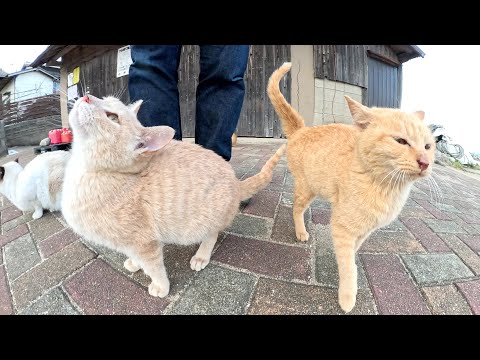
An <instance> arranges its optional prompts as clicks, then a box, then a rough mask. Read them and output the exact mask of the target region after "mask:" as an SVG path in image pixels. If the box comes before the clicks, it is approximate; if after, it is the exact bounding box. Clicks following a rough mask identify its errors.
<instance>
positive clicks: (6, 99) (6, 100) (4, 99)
mask: <svg viewBox="0 0 480 360" xmlns="http://www.w3.org/2000/svg"><path fill="white" fill-rule="evenodd" d="M10 97H11V92H10V91H8V92H6V93H4V94H3V95H2V102H3V103H4V104H5V105H6V104H10Z"/></svg>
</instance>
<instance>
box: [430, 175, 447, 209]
mask: <svg viewBox="0 0 480 360" xmlns="http://www.w3.org/2000/svg"><path fill="white" fill-rule="evenodd" d="M429 179H430V181H431V183H432V185H433V186H434V188H435V191H436V192H437V197H438V201H439V203H440V205H442V206H444V205H445V198H444V196H443V192H442V189H441V188H440V186H439V185H438V183H437V181H436V180H435V178H433V176H432V177H429Z"/></svg>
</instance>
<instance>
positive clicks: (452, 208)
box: [430, 201, 462, 216]
mask: <svg viewBox="0 0 480 360" xmlns="http://www.w3.org/2000/svg"><path fill="white" fill-rule="evenodd" d="M430 203H431V202H430ZM432 205H433V204H432ZM433 206H435V207H436V208H437V209H438V210H439V211H448V212H453V213H456V214H461V213H462V212H461V211H460V210H458V209H457V208H456V207H455V206H453V205H450V204H445V203H443V201H442V202H439V203H437V204H435V205H433ZM448 215H449V216H450V215H451V214H448Z"/></svg>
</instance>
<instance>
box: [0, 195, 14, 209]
mask: <svg viewBox="0 0 480 360" xmlns="http://www.w3.org/2000/svg"><path fill="white" fill-rule="evenodd" d="M1 199H2V202H1V205H2V206H1V207H0V211H2V210H4V209H6V208H8V207H10V206H12V205H13V204H12V203H11V202H10V200H8V199H7V198H6V197H5V196H1Z"/></svg>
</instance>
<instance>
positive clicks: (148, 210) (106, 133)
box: [62, 95, 285, 297]
mask: <svg viewBox="0 0 480 360" xmlns="http://www.w3.org/2000/svg"><path fill="white" fill-rule="evenodd" d="M140 104H141V102H137V103H134V104H131V105H129V106H126V105H124V104H122V103H121V102H120V101H119V100H118V99H116V98H113V97H107V98H104V99H98V98H95V97H93V96H91V95H88V97H85V98H82V99H79V100H78V101H77V102H76V103H75V105H74V107H73V109H72V111H71V112H70V118H69V122H70V124H71V126H72V129H73V132H74V139H75V140H74V143H73V147H72V158H71V161H70V162H69V164H68V166H67V168H66V171H65V180H64V188H63V191H64V194H65V196H64V197H63V201H62V206H63V207H62V212H63V215H64V218H65V220H66V221H67V223H68V224H69V225H70V226H71V227H72V229H73V230H74V231H75V232H77V233H78V234H80V235H82V236H83V237H85V239H87V240H89V241H93V242H96V243H99V244H101V245H105V246H107V247H110V248H113V249H116V250H118V251H121V252H123V253H125V254H127V255H128V257H129V259H127V260H126V261H125V264H124V266H125V268H126V269H128V270H129V271H137V270H139V269H143V270H144V272H145V273H146V274H147V275H148V276H150V277H151V279H152V283H151V284H150V286H149V289H148V291H149V293H150V294H151V295H153V296H159V297H164V296H166V295H167V294H168V292H169V286H170V283H169V280H168V277H167V273H166V270H165V266H164V264H163V250H162V249H163V246H164V244H167V243H172V244H179V245H189V244H194V243H200V247H199V249H198V251H197V253H196V254H195V256H193V257H192V259H191V261H190V266H191V268H192V269H193V270H196V271H199V270H201V269H203V268H205V266H206V265H207V264H208V263H209V261H210V255H211V252H212V250H213V247H214V245H215V242H216V241H217V237H218V233H219V232H220V231H222V230H224V229H225V228H226V227H227V226H229V225H230V223H231V222H232V220H233V218H234V217H235V215H236V214H237V212H238V208H239V204H240V201H241V200H242V199H245V198H248V197H250V196H252V195H253V194H254V193H255V192H257V191H259V190H260V189H262V188H263V187H265V186H267V184H268V183H269V182H270V180H271V178H272V169H273V167H274V166H275V164H276V163H277V161H278V160H279V158H280V157H281V155H282V153H283V152H284V149H285V145H282V147H281V148H280V149H279V150H278V151H277V152H276V154H275V155H274V156H273V157H272V158H271V159H270V160H269V161H268V162H267V163H266V164H265V166H264V167H263V168H262V170H261V171H260V173H259V174H257V175H255V176H253V177H251V178H249V179H246V180H245V181H239V180H238V179H237V178H236V177H235V173H234V171H233V169H232V167H231V165H230V164H229V163H228V162H226V161H225V160H224V159H223V158H221V157H220V156H218V155H217V154H215V153H214V152H213V151H211V150H207V149H205V148H203V147H201V146H199V145H196V144H191V143H186V142H181V141H175V140H172V138H173V136H174V130H173V129H172V128H170V127H167V126H156V127H149V128H145V127H143V126H142V125H141V124H140V122H139V121H138V120H137V117H136V113H137V112H138V109H139V106H140Z"/></svg>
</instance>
